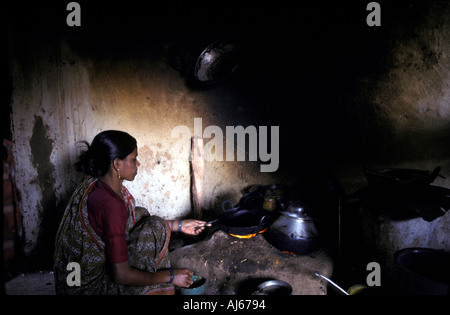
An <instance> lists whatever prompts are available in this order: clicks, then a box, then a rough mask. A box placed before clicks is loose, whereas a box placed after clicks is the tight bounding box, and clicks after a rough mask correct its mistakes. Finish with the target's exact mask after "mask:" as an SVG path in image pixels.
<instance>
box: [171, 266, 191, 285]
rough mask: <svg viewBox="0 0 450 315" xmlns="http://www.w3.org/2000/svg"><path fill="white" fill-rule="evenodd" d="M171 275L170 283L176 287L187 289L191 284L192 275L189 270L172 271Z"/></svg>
mask: <svg viewBox="0 0 450 315" xmlns="http://www.w3.org/2000/svg"><path fill="white" fill-rule="evenodd" d="M173 275H174V278H173V282H172V283H173V284H174V285H176V286H178V287H184V288H188V287H190V286H191V284H192V283H193V281H192V276H193V275H194V273H193V272H192V271H190V270H189V269H174V270H173Z"/></svg>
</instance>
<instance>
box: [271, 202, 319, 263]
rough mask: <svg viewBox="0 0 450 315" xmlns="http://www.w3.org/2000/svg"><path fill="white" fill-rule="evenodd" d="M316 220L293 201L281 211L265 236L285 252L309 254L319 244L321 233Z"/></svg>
mask: <svg viewBox="0 0 450 315" xmlns="http://www.w3.org/2000/svg"><path fill="white" fill-rule="evenodd" d="M314 221H315V220H314V219H313V218H312V217H310V216H309V215H308V214H307V213H306V212H305V209H304V208H303V207H302V206H300V205H299V204H298V203H291V204H290V205H289V207H288V208H287V209H286V210H285V211H282V212H280V216H279V217H278V218H277V219H276V220H275V221H274V222H273V224H272V225H271V226H270V227H269V229H268V230H267V232H266V233H265V237H266V239H267V241H268V242H269V243H271V244H272V245H273V246H275V247H276V248H278V249H279V250H281V251H283V252H288V253H292V254H307V253H310V252H312V251H314V250H315V249H316V248H317V245H318V237H319V233H318V231H317V228H316V225H315V223H314Z"/></svg>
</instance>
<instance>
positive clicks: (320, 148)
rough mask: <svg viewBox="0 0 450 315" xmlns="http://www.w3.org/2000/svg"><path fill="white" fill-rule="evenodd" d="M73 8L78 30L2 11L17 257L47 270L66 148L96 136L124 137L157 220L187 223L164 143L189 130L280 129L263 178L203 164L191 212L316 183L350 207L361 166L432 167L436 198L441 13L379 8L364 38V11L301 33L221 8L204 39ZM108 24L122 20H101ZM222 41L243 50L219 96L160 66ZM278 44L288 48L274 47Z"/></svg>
mask: <svg viewBox="0 0 450 315" xmlns="http://www.w3.org/2000/svg"><path fill="white" fill-rule="evenodd" d="M200 2H201V1H200ZM177 6H179V7H177ZM82 7H83V14H84V15H83V24H82V26H81V27H80V28H78V29H77V28H68V27H67V26H66V25H65V20H64V18H65V16H66V15H67V12H66V11H65V8H64V7H63V8H61V7H54V6H53V5H44V3H39V4H34V5H30V6H28V7H26V8H25V9H27V10H25V11H23V10H22V11H21V10H19V9H18V8H17V6H13V5H11V6H10V7H9V10H10V13H11V14H10V16H9V21H8V25H9V27H8V28H7V32H6V33H7V34H8V40H7V43H8V47H9V49H8V50H7V61H8V69H9V72H10V77H11V80H12V86H13V88H12V90H11V97H10V103H11V107H12V134H13V140H14V144H15V147H14V150H15V152H14V153H15V157H16V166H17V181H18V186H19V187H18V188H19V190H20V191H21V193H22V198H23V209H22V215H23V218H24V220H23V225H24V232H25V253H26V254H27V256H29V257H31V258H36V261H39V260H45V261H46V263H48V262H49V261H50V260H51V254H52V244H53V238H54V233H55V231H56V228H57V225H58V220H59V218H60V216H61V215H62V212H63V210H64V207H65V203H66V202H67V201H68V198H69V197H70V194H71V193H72V191H73V189H74V188H75V187H76V185H77V184H78V182H79V181H80V180H81V178H82V177H81V175H80V174H77V173H76V172H74V170H73V168H72V165H73V163H74V162H75V161H76V158H77V156H78V154H79V153H80V149H81V148H80V146H79V145H77V142H78V141H83V140H86V141H89V142H90V141H91V140H92V139H93V137H94V136H95V135H96V134H97V133H98V132H100V131H102V130H106V129H120V130H124V131H127V132H129V133H130V134H132V135H133V136H135V137H136V139H137V141H138V151H139V152H138V153H139V161H140V163H141V167H140V169H139V173H138V176H137V178H136V179H135V181H134V182H130V183H126V185H127V187H128V188H129V189H130V190H131V192H132V194H133V195H134V196H135V198H136V201H137V204H139V205H142V206H144V207H146V208H147V209H148V210H149V211H150V212H151V213H152V214H155V215H159V216H162V217H164V218H168V219H173V218H180V217H185V216H188V215H189V214H190V213H191V200H190V183H191V173H190V165H189V152H188V151H186V150H180V147H179V145H177V144H179V142H178V141H179V140H180V138H176V137H173V136H172V131H173V130H174V128H175V127H177V126H186V127H188V128H189V129H190V131H191V132H192V133H193V132H194V118H201V119H202V128H203V130H204V129H205V128H206V127H207V126H218V127H219V128H221V129H222V130H223V132H224V134H225V129H226V126H239V125H241V126H244V127H247V126H256V127H258V126H279V127H280V143H279V145H280V149H279V150H280V152H279V154H280V165H279V168H278V169H277V171H276V172H271V173H262V172H261V171H260V164H261V163H260V161H257V162H249V161H248V160H247V161H245V162H241V161H236V160H235V161H211V162H207V163H206V166H205V167H206V168H205V178H204V190H205V191H204V196H205V200H204V204H203V206H204V208H205V209H218V208H219V207H220V204H221V202H222V201H223V200H225V199H230V200H233V201H237V200H238V198H239V196H240V194H241V191H242V189H243V188H244V187H246V186H249V185H252V184H269V183H283V184H290V183H295V182H296V181H299V180H303V179H305V178H306V179H309V178H311V177H314V178H316V179H317V178H319V177H320V176H322V175H323V174H327V175H329V174H331V175H332V176H333V178H335V179H337V181H338V182H339V183H340V185H342V187H343V190H344V191H345V192H346V193H351V192H353V191H355V190H357V189H359V188H361V187H362V186H365V185H367V182H366V180H365V178H364V170H365V169H367V168H368V167H372V168H377V167H404V168H417V169H433V168H434V167H435V166H436V165H441V167H442V172H441V174H442V175H443V176H445V177H446V178H447V179H443V178H439V179H437V180H436V182H435V184H437V185H441V186H444V187H450V182H449V178H450V159H449V156H450V147H449V146H448V143H450V138H449V135H450V53H449V52H450V20H449V17H450V11H449V7H448V4H447V2H446V1H437V2H435V3H434V4H426V2H421V1H417V2H414V3H413V4H407V3H406V1H400V2H399V3H398V4H397V5H388V4H386V3H382V9H383V11H382V12H383V19H382V23H383V24H382V26H381V27H378V28H377V27H372V28H370V27H368V26H367V25H366V24H365V17H366V15H367V11H366V10H365V5H364V4H348V6H347V7H344V6H341V5H338V4H336V5H335V6H329V7H327V8H326V9H325V8H324V7H320V5H318V6H316V7H307V8H306V7H305V8H302V9H304V12H308V14H304V15H301V17H302V18H301V19H299V18H298V9H296V10H292V9H291V8H290V7H289V6H286V7H285V6H280V7H276V8H273V7H272V6H268V5H267V4H266V5H260V6H256V7H255V6H253V5H248V6H243V5H239V6H237V5H235V6H233V5H230V6H229V7H226V8H222V9H223V10H219V11H217V10H213V11H214V12H216V14H217V12H219V13H221V14H222V15H221V17H220V18H214V17H213V15H209V19H208V20H207V22H208V23H214V22H215V23H216V24H212V25H213V26H214V27H212V28H209V29H208V30H207V31H204V29H202V28H201V26H204V24H202V23H203V22H202V23H200V22H198V21H196V20H192V19H191V18H190V17H191V16H192V13H194V12H196V13H198V12H199V11H198V10H200V12H202V13H205V11H207V10H208V9H207V8H206V7H204V6H199V7H192V8H189V7H188V6H187V4H181V3H178V4H174V6H173V7H170V8H169V9H170V10H167V8H166V7H164V8H163V9H164V10H162V11H161V8H155V7H152V8H151V10H148V11H145V12H144V13H143V12H140V11H139V7H133V6H132V5H131V4H130V8H129V9H127V10H125V11H124V12H122V11H121V10H119V9H118V8H115V9H114V8H109V7H101V8H96V10H97V11H90V10H89V9H86V7H89V6H88V5H87V4H82ZM108 8H109V9H108ZM177 9H178V11H177ZM102 10H107V11H106V12H104V11H102ZM108 10H110V11H108ZM24 12H25V13H24ZM27 12H28V13H27ZM118 12H121V14H122V15H121V17H123V16H125V15H124V14H129V15H130V16H131V17H129V18H128V19H125V20H123V21H122V20H119V19H114V17H115V16H117V15H114V14H118ZM167 12H169V13H167ZM100 13H101V14H100ZM163 13H165V14H163ZM207 13H209V14H211V13H212V11H211V12H210V11H208V12H207ZM158 14H160V15H161V16H160V17H158ZM61 16H62V17H63V18H60V17H61ZM203 16H205V15H203ZM196 23H197V24H196ZM61 24H62V26H60V25H61ZM55 25H58V26H59V27H56V26H55ZM93 25H94V26H93ZM189 25H190V26H189ZM313 25H316V26H317V27H312V26H313ZM318 26H321V27H318ZM139 27H140V28H141V29H140V31H136V30H137V28H139ZM225 27H229V28H228V29H227V30H226V31H227V33H230V32H231V33H234V34H236V33H237V34H239V35H241V36H242V38H243V39H244V40H243V42H244V43H245V44H244V46H245V47H246V48H247V50H246V55H245V58H246V59H245V61H246V62H247V63H245V62H244V63H243V64H242V67H241V68H240V72H239V73H237V74H236V76H235V77H234V78H233V79H232V80H229V81H227V82H226V83H224V84H222V85H219V86H215V87H208V88H192V86H190V85H189V84H187V81H186V77H185V76H184V75H183V73H180V71H179V69H176V67H175V68H174V67H173V64H172V63H171V57H172V56H173V55H172V54H173V48H174V46H175V45H174V43H177V44H179V43H181V44H183V45H185V46H184V47H191V46H189V45H187V44H189V43H190V44H192V43H193V42H190V39H192V38H199V37H201V39H202V40H203V42H208V41H210V40H211V38H217V37H216V35H217V34H218V33H220V34H223V33H224V28H225ZM163 29H164V30H165V32H161V30H163ZM213 30H214V31H213ZM213 33H214V34H213ZM174 34H175V35H174ZM166 35H167V36H166ZM193 35H194V36H193ZM200 35H201V36H200ZM246 35H247V37H245V36H246ZM242 38H241V39H242ZM292 38H296V39H301V44H302V45H303V46H302V47H301V49H294V48H293V47H291V46H286V43H289V42H290V41H291V40H292ZM181 39H183V40H181ZM182 56H184V57H186V56H187V55H186V54H184V55H182ZM211 139H212V138H205V143H206V142H208V141H210V140H211ZM223 141H225V139H223ZM224 148H225V147H224ZM305 174H306V175H305ZM447 217H448V216H447ZM430 233H431V231H430ZM442 233H444V234H445V233H447V235H448V231H443V232H442ZM42 257H44V258H42ZM31 260H32V259H30V261H31ZM44 265H45V263H44Z"/></svg>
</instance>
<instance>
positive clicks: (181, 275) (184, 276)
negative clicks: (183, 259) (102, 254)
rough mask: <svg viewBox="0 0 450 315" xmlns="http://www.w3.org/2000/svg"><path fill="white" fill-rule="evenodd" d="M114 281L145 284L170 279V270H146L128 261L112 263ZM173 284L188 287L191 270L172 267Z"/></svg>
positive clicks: (163, 281) (137, 284)
mask: <svg viewBox="0 0 450 315" xmlns="http://www.w3.org/2000/svg"><path fill="white" fill-rule="evenodd" d="M112 272H113V277H114V282H115V283H116V284H122V285H135V286H146V285H152V284H158V283H165V282H169V281H170V271H169V270H161V271H156V272H147V271H143V270H139V269H136V268H133V267H131V266H130V264H129V263H128V261H124V262H121V263H118V264H112ZM173 273H174V279H173V282H172V283H173V284H174V285H176V286H179V287H189V286H190V285H191V284H192V275H193V272H192V271H190V270H188V269H174V270H173Z"/></svg>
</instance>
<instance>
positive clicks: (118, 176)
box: [117, 168, 120, 179]
mask: <svg viewBox="0 0 450 315" xmlns="http://www.w3.org/2000/svg"><path fill="white" fill-rule="evenodd" d="M117 178H118V179H120V168H118V169H117Z"/></svg>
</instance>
